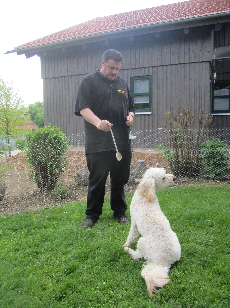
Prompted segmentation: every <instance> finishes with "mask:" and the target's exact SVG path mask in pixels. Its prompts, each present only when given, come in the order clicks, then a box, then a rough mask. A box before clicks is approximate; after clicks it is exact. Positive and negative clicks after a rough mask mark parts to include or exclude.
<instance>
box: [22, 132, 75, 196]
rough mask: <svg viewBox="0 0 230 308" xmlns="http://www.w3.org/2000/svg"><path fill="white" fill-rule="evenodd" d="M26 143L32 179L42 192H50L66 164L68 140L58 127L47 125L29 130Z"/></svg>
mask: <svg viewBox="0 0 230 308" xmlns="http://www.w3.org/2000/svg"><path fill="white" fill-rule="evenodd" d="M26 144H27V150H26V155H27V158H28V161H29V165H30V168H31V175H32V179H33V180H34V182H35V183H36V184H37V186H38V188H39V190H40V191H41V192H42V193H44V192H48V193H50V192H52V191H53V190H54V188H55V186H56V184H57V182H58V179H59V177H60V175H61V173H62V172H63V171H64V170H65V168H66V166H67V159H66V156H65V155H64V154H65V152H66V150H67V149H68V146H69V141H68V140H67V138H66V136H65V134H64V133H62V132H61V131H60V129H59V128H58V127H55V126H47V127H43V128H40V129H37V130H34V131H30V132H29V133H28V134H27V136H26Z"/></svg>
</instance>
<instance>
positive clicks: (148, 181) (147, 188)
mask: <svg viewBox="0 0 230 308" xmlns="http://www.w3.org/2000/svg"><path fill="white" fill-rule="evenodd" d="M173 179H174V175H173V174H168V173H166V170H165V169H164V168H149V169H148V170H147V171H146V172H145V173H144V175H143V178H142V180H141V182H140V184H139V186H138V190H139V193H140V194H141V195H142V196H143V197H144V198H146V199H147V200H148V201H149V202H152V201H153V200H154V197H155V193H156V192H157V191H158V190H160V189H163V188H165V187H170V186H173V185H174V182H173Z"/></svg>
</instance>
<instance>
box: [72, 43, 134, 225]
mask: <svg viewBox="0 0 230 308" xmlns="http://www.w3.org/2000/svg"><path fill="white" fill-rule="evenodd" d="M121 64H122V55H121V53H120V52H118V51H117V50H115V49H109V50H107V51H105V53H104V55H103V58H102V65H101V69H100V71H97V72H96V73H93V74H88V75H86V76H85V77H84V78H83V79H82V82H81V84H80V85H79V88H78V94H77V101H76V109H75V114H76V115H79V116H83V117H84V119H85V133H86V143H85V152H86V160H87V167H88V169H89V185H88V196H87V209H86V212H85V213H86V220H85V221H84V223H83V226H84V227H89V228H92V227H93V226H94V225H95V223H96V222H97V220H98V219H99V217H100V215H101V214H102V207H103V203H104V195H105V184H106V179H107V177H108V174H109V173H110V184H111V195H110V204H111V209H112V210H113V216H114V218H115V219H117V220H118V222H119V223H123V224H129V221H128V219H127V217H126V216H125V211H126V210H127V204H126V201H125V196H124V185H125V184H126V183H127V182H128V179H129V174H130V164H131V156H132V153H131V145H130V140H129V130H130V126H131V125H132V124H133V118H134V105H133V100H132V98H131V95H130V91H129V88H128V86H127V83H126V82H125V81H124V80H123V79H122V78H120V77H119V76H118V72H119V69H120V68H121ZM111 129H112V132H113V135H114V138H115V141H116V144H117V147H118V151H119V153H121V155H122V159H121V160H120V161H118V160H117V158H116V149H115V145H114V142H113V138H112V133H111Z"/></svg>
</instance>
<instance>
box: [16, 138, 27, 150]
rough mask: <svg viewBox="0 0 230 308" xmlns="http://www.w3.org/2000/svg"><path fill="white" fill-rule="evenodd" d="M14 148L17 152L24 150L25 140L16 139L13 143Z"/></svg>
mask: <svg viewBox="0 0 230 308" xmlns="http://www.w3.org/2000/svg"><path fill="white" fill-rule="evenodd" d="M15 146H16V149H18V150H21V151H23V150H25V149H26V140H25V139H17V140H16V141H15Z"/></svg>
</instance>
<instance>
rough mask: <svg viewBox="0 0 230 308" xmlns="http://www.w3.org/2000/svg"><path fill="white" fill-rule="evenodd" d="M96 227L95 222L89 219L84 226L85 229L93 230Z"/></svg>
mask: <svg viewBox="0 0 230 308" xmlns="http://www.w3.org/2000/svg"><path fill="white" fill-rule="evenodd" d="M94 225H95V221H93V220H92V219H89V218H87V219H86V220H85V221H84V222H83V224H82V226H83V227H85V228H93V226H94Z"/></svg>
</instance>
